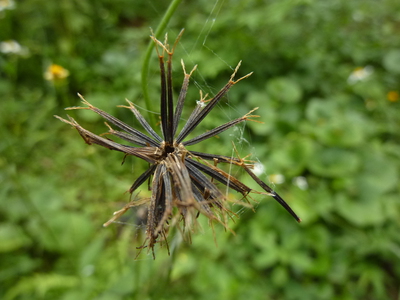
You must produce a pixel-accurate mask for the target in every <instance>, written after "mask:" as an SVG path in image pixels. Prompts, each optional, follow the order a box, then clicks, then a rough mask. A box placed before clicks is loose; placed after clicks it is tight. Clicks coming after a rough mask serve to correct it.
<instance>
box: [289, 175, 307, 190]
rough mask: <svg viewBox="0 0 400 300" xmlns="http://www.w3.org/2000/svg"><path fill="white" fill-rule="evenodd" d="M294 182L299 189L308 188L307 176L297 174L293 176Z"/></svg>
mask: <svg viewBox="0 0 400 300" xmlns="http://www.w3.org/2000/svg"><path fill="white" fill-rule="evenodd" d="M292 182H293V184H294V185H295V186H297V187H298V188H299V189H301V190H303V191H304V190H307V189H308V182H307V178H305V177H304V176H297V177H295V178H293V181H292Z"/></svg>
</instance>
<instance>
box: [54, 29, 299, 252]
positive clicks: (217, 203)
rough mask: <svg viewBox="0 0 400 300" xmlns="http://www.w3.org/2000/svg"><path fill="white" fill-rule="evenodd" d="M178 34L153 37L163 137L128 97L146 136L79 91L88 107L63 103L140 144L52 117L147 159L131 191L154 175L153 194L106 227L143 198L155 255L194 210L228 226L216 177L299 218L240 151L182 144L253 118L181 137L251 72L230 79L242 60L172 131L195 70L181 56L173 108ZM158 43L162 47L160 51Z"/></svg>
mask: <svg viewBox="0 0 400 300" xmlns="http://www.w3.org/2000/svg"><path fill="white" fill-rule="evenodd" d="M181 35H182V32H181V33H180V34H179V36H178V38H177V39H176V41H175V44H174V46H173V47H172V48H170V46H169V45H168V43H167V38H165V42H164V43H162V42H160V41H159V40H157V39H156V38H155V37H154V35H152V36H151V38H152V39H153V41H154V42H155V44H156V49H157V53H158V58H159V64H160V71H161V72H160V73H161V101H160V102H161V108H160V111H161V130H162V136H163V138H161V137H160V135H159V134H158V133H156V132H155V131H154V130H153V129H152V128H151V127H150V125H149V123H148V122H147V121H146V120H145V119H144V118H143V116H142V115H141V113H140V112H139V111H138V110H137V109H136V108H135V106H134V105H133V103H131V102H129V101H128V100H127V102H128V104H129V106H122V107H126V108H128V109H130V110H131V111H132V112H133V114H134V115H135V117H136V118H137V119H138V121H139V122H140V124H141V125H142V126H143V128H144V129H145V130H146V131H147V133H148V135H146V134H143V133H142V132H140V131H138V130H136V129H135V128H132V127H131V126H129V125H127V124H125V123H124V122H122V121H120V120H118V119H117V118H115V117H113V116H111V115H109V114H108V113H106V112H104V111H102V110H100V109H98V108H96V107H94V106H92V105H91V104H90V103H89V102H87V101H86V100H85V99H84V98H83V97H82V96H81V95H79V96H80V98H81V99H82V102H83V103H84V104H85V105H86V107H70V108H67V110H71V109H89V110H91V111H94V112H95V113H97V114H99V115H100V116H102V117H103V118H104V119H106V120H107V121H108V122H110V123H112V124H113V125H115V126H116V127H118V128H120V129H122V130H123V131H117V130H114V129H112V128H111V127H110V126H109V125H108V124H107V123H106V124H107V126H108V127H109V134H111V135H114V136H117V137H119V138H121V139H123V140H125V141H127V142H130V143H132V144H135V145H138V146H139V147H133V146H127V145H123V144H120V143H116V142H114V141H112V140H110V139H107V138H104V137H101V136H99V135H96V134H94V133H92V132H90V131H88V130H86V129H84V128H83V127H82V126H80V125H79V124H78V123H77V122H76V121H75V120H74V119H73V118H71V117H70V116H68V118H69V120H65V119H63V118H60V117H58V116H55V117H56V118H58V119H60V120H61V121H63V122H65V123H68V124H70V125H72V126H73V127H75V128H76V129H77V130H78V132H79V134H80V135H81V136H82V137H83V139H84V140H85V142H86V143H87V144H89V145H91V144H98V145H100V146H103V147H106V148H108V149H111V150H117V151H120V152H123V153H125V155H133V156H136V157H139V158H141V159H143V160H145V161H146V162H148V163H149V165H150V167H149V168H148V169H147V170H146V171H145V172H144V173H143V174H142V175H140V176H139V177H138V178H137V179H136V181H135V182H134V183H133V185H132V186H131V188H130V189H129V192H130V193H131V194H132V193H133V192H134V191H136V189H137V188H138V187H140V186H141V185H142V184H143V183H144V182H145V181H146V180H148V179H149V178H152V179H151V198H150V199H141V200H136V199H135V200H133V201H131V202H130V203H128V204H127V205H126V206H125V207H124V208H122V209H121V210H119V211H116V212H115V213H114V216H113V217H112V218H111V219H110V220H109V221H108V222H106V223H105V224H104V226H107V225H109V224H110V223H112V222H114V221H115V220H116V219H117V218H119V217H120V216H121V215H122V214H123V213H125V212H126V211H127V210H128V209H129V208H131V207H134V206H137V205H141V204H144V203H147V205H148V216H147V230H146V241H145V245H146V243H147V245H146V246H148V247H149V249H152V250H153V254H154V245H155V243H156V242H157V241H158V240H159V239H165V237H166V236H167V233H168V229H169V227H171V226H173V225H176V224H179V222H180V221H182V223H183V228H184V229H186V230H188V229H190V228H191V225H192V224H193V221H194V220H195V218H196V216H197V215H198V212H200V213H202V214H204V215H206V216H207V217H208V218H209V219H210V220H217V221H219V222H220V223H222V224H223V225H224V226H226V224H227V219H228V217H230V216H231V214H232V213H231V212H230V211H229V208H228V207H227V198H226V196H225V195H224V194H223V193H222V192H221V191H220V190H219V189H218V188H217V186H216V184H215V181H218V182H220V183H222V184H223V185H225V186H227V187H229V188H231V189H233V190H235V191H237V192H239V193H241V194H242V195H243V199H246V200H247V197H248V194H249V193H258V194H266V195H270V196H272V197H273V198H274V199H275V200H277V201H278V202H279V203H280V204H281V205H282V206H283V207H284V208H285V209H286V210H287V211H288V212H289V213H290V214H291V215H292V216H293V217H294V218H295V219H296V220H297V221H299V222H300V219H299V217H298V216H297V215H296V214H295V213H294V212H293V210H292V209H291V208H290V207H289V205H288V204H287V203H286V202H285V201H284V200H283V199H282V198H281V197H280V196H279V195H278V194H277V193H275V191H273V190H272V189H271V188H270V187H269V186H268V185H267V184H265V183H264V182H263V181H261V180H260V179H259V178H258V177H257V176H256V175H255V174H254V173H253V172H252V170H251V169H252V167H253V165H252V164H251V162H249V161H245V160H244V159H241V158H240V157H239V156H238V158H232V157H229V156H223V155H215V154H207V153H201V152H194V151H189V150H187V149H186V146H189V145H194V144H197V143H199V142H201V141H204V140H206V139H208V138H211V137H213V136H215V135H217V134H220V133H222V132H223V131H225V130H227V129H228V128H231V127H232V126H235V125H236V124H239V123H240V122H243V121H255V120H254V119H252V118H256V117H258V116H256V115H252V114H251V113H252V112H253V111H254V110H256V109H257V108H255V109H253V110H252V111H250V112H249V113H248V114H246V115H244V116H243V117H241V118H238V119H236V120H232V121H230V122H228V123H226V124H223V125H221V126H219V127H216V128H214V129H212V130H209V131H207V132H205V133H203V134H200V135H199V136H197V137H195V138H192V139H190V140H187V141H184V139H185V138H186V137H187V136H188V135H189V134H190V133H191V132H192V131H193V130H194V129H195V128H196V127H197V126H198V125H199V124H200V122H201V121H202V120H203V119H204V118H205V117H206V116H207V115H208V114H209V113H210V111H211V110H212V109H213V108H214V107H215V106H216V105H217V103H218V102H219V101H220V100H221V99H222V97H223V96H224V95H225V94H226V93H227V92H228V90H229V89H230V88H231V87H232V86H233V85H235V84H236V83H238V82H239V81H240V80H242V79H244V78H246V77H248V76H250V75H251V74H252V73H250V74H247V75H245V76H243V77H241V78H239V79H237V80H235V79H234V78H235V75H236V73H237V71H238V69H239V66H240V62H239V64H238V65H237V67H236V68H235V71H234V72H233V74H232V76H231V78H230V80H229V81H228V83H227V84H226V85H225V86H224V87H223V88H222V89H221V90H220V91H219V92H218V93H217V94H216V95H215V96H214V97H213V98H212V99H210V100H205V98H206V96H205V97H202V96H201V100H200V101H199V102H198V104H197V106H196V108H195V109H194V110H193V112H192V114H191V115H190V117H189V119H188V120H187V121H186V124H185V125H184V126H183V128H182V130H181V131H180V133H179V134H176V132H177V128H178V123H179V120H180V119H181V114H182V109H183V105H184V102H185V98H186V92H187V88H188V85H189V79H190V76H191V74H192V73H193V71H194V70H195V69H196V66H195V67H194V68H193V70H192V71H191V72H190V73H187V72H186V70H185V66H184V64H183V61H182V67H183V71H184V75H185V77H184V80H183V84H182V88H181V91H180V93H179V97H178V100H177V103H176V106H175V109H174V104H173V92H172V56H173V54H174V49H175V46H176V44H177V42H178V40H179V38H180V36H181ZM159 48H161V51H160V50H159ZM165 54H167V55H168V60H167V62H165V61H164V55H165ZM165 65H166V67H165ZM208 161H212V162H213V163H209V162H208ZM218 163H225V164H233V165H237V166H239V167H241V168H243V169H244V170H245V171H246V172H247V173H248V174H249V175H250V176H251V177H252V178H253V179H254V181H255V182H256V183H257V184H258V185H259V186H260V187H261V188H262V189H263V190H264V192H257V191H255V190H253V189H251V188H250V187H248V186H246V185H245V184H243V183H242V182H240V181H239V180H238V179H236V178H235V177H233V176H232V175H230V174H228V173H226V172H224V171H223V170H221V169H220V168H218V167H217V164H218ZM160 235H161V236H162V237H161V238H160V237H159V236H160Z"/></svg>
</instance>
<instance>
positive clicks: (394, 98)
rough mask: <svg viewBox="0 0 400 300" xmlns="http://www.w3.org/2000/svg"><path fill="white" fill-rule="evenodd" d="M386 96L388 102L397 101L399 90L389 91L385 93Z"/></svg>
mask: <svg viewBox="0 0 400 300" xmlns="http://www.w3.org/2000/svg"><path fill="white" fill-rule="evenodd" d="M386 97H387V99H388V100H389V101H390V102H396V101H399V92H398V91H390V92H389V93H387V95H386Z"/></svg>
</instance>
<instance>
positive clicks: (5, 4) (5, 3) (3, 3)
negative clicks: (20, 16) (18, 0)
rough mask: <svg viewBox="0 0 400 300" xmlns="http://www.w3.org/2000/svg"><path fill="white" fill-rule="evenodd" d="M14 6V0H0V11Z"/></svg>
mask: <svg viewBox="0 0 400 300" xmlns="http://www.w3.org/2000/svg"><path fill="white" fill-rule="evenodd" d="M14 8H15V2H14V0H0V11H3V10H6V9H14Z"/></svg>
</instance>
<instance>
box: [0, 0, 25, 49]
mask: <svg viewBox="0 0 400 300" xmlns="http://www.w3.org/2000/svg"><path fill="white" fill-rule="evenodd" d="M0 1H1V0H0ZM0 52H1V53H4V54H17V55H21V56H26V55H28V53H29V51H28V49H27V48H25V47H22V46H21V45H20V44H19V43H18V42H17V41H15V40H9V41H4V42H0Z"/></svg>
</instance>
